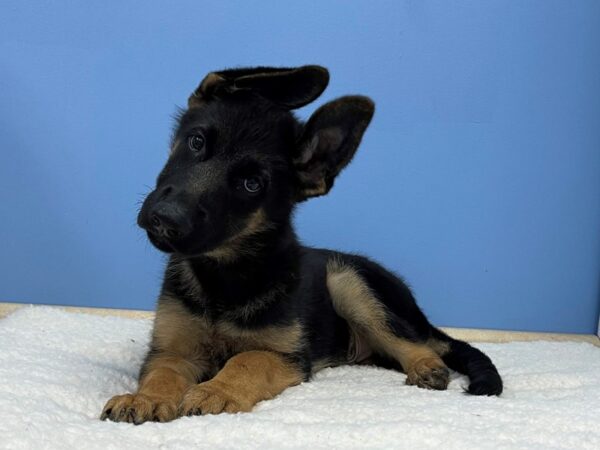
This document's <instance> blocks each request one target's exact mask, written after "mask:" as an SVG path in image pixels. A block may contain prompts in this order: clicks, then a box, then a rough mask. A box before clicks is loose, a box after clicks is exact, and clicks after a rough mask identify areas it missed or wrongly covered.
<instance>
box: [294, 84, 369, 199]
mask: <svg viewBox="0 0 600 450" xmlns="http://www.w3.org/2000/svg"><path fill="white" fill-rule="evenodd" d="M374 111H375V104H374V103H373V101H372V100H371V99H370V98H368V97H362V96H358V95H356V96H347V97H340V98H338V99H337V100H334V101H332V102H329V103H326V104H324V105H323V106H321V107H320V108H319V109H318V110H317V111H315V113H314V114H313V115H312V116H311V117H310V119H309V120H308V123H307V124H306V125H305V127H304V131H303V134H302V137H301V139H300V142H299V147H298V148H297V153H296V155H295V158H294V164H295V166H296V173H297V178H298V194H297V200H298V201H302V200H306V199H307V198H310V197H317V196H319V195H324V194H327V192H329V190H330V189H331V187H332V186H333V181H334V179H335V177H336V176H337V175H338V174H339V173H340V171H341V170H342V169H343V168H344V167H346V165H348V163H349V162H350V160H351V159H352V157H353V156H354V153H355V152H356V149H357V148H358V145H359V144H360V141H361V139H362V136H363V133H364V132H365V130H366V129H367V126H368V125H369V122H370V121H371V118H372V117H373V112H374Z"/></svg>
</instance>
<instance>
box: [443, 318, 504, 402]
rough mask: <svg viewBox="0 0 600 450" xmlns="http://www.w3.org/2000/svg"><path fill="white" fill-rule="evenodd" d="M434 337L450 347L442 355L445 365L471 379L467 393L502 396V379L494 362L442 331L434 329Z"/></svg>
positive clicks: (479, 351)
mask: <svg viewBox="0 0 600 450" xmlns="http://www.w3.org/2000/svg"><path fill="white" fill-rule="evenodd" d="M433 337H434V338H435V339H437V340H440V341H443V342H445V343H447V344H448V345H449V349H448V351H447V352H446V353H444V354H442V355H441V357H442V360H443V361H444V363H445V364H446V365H447V366H448V367H449V368H451V369H452V370H455V371H457V372H460V373H462V374H464V375H467V376H468V377H469V387H468V388H467V389H466V392H467V393H469V394H472V395H500V394H501V393H502V378H500V374H499V373H498V370H497V369H496V366H494V363H492V360H491V359H490V358H489V357H488V356H487V355H486V354H485V353H483V352H482V351H481V350H478V349H476V348H475V347H472V346H471V345H469V344H467V343H466V342H463V341H459V340H458V339H454V338H452V337H450V336H448V335H447V334H446V333H444V332H443V331H441V330H438V329H437V328H435V327H434V328H433Z"/></svg>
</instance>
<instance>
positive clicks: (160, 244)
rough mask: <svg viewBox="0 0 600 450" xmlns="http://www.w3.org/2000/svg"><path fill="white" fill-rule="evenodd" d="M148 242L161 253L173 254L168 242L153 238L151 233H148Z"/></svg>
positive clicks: (173, 251)
mask: <svg viewBox="0 0 600 450" xmlns="http://www.w3.org/2000/svg"><path fill="white" fill-rule="evenodd" d="M148 240H149V241H150V243H151V244H152V245H153V246H154V247H156V248H157V249H158V250H160V251H161V252H164V253H175V249H174V248H173V246H172V245H171V244H170V243H169V242H167V241H165V240H162V239H159V238H157V237H155V236H153V235H152V234H151V233H148Z"/></svg>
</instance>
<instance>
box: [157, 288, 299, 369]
mask: <svg viewBox="0 0 600 450" xmlns="http://www.w3.org/2000/svg"><path fill="white" fill-rule="evenodd" d="M301 339H302V327H301V326H300V324H299V323H298V322H294V323H293V324H291V325H287V326H267V327H262V328H253V329H245V328H240V327H237V326H236V325H235V324H233V323H232V322H226V321H218V322H214V323H213V322H211V321H209V320H208V319H207V318H205V317H202V316H197V315H192V314H190V312H189V311H188V310H187V309H186V307H185V306H184V305H183V304H182V303H181V302H180V301H179V300H177V299H174V298H172V297H169V296H168V295H163V296H162V297H161V299H160V301H159V304H158V309H157V313H156V319H155V323H154V332H153V339H152V340H153V346H155V347H156V348H157V349H158V350H160V351H163V352H168V353H170V354H176V355H179V356H182V357H184V358H186V360H188V361H190V363H192V364H194V365H195V366H196V367H197V368H198V370H199V371H201V372H202V373H203V374H204V375H206V376H210V375H212V374H214V373H215V372H216V369H217V367H216V366H215V361H218V360H223V359H227V358H229V357H231V356H233V355H235V354H236V353H240V352H244V351H248V350H270V351H274V352H281V353H293V352H294V351H296V350H297V349H298V348H299V347H300V344H301Z"/></svg>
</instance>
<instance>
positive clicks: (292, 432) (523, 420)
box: [0, 307, 600, 450]
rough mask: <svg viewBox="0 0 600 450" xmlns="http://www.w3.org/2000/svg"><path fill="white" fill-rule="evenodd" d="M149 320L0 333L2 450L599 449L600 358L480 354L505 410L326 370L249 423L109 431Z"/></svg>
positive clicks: (60, 321)
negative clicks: (498, 383)
mask: <svg viewBox="0 0 600 450" xmlns="http://www.w3.org/2000/svg"><path fill="white" fill-rule="evenodd" d="M150 326H151V324H150V322H149V321H148V320H133V319H123V318H117V317H99V316H94V315H86V314H73V313H67V312H64V311H62V310H59V309H54V308H49V307H26V308H23V309H21V310H19V311H17V312H15V313H13V314H12V315H10V316H9V317H7V318H5V319H2V320H0V448H34V449H42V448H60V449H70V448H72V449H78V450H80V449H96V448H97V449H111V448H112V449H138V448H139V449H148V448H191V447H198V448H210V449H216V448H227V449H241V448H260V449H291V448H297V449H320V448H323V449H325V448H343V449H348V448H361V449H363V448H380V449H391V448H399V449H400V448H407V449H409V448H410V449H427V448H435V449H461V450H464V449H477V450H482V449H494V450H497V449H508V448H511V449H512V448H523V449H545V450H547V449H595V450H598V449H600V348H596V347H594V346H592V345H590V344H585V343H558V342H529V343H510V344H481V345H480V346H479V347H480V348H481V349H482V350H484V351H485V352H487V353H488V354H489V355H490V356H491V358H492V359H493V360H494V362H495V363H496V365H497V367H498V369H499V370H500V373H501V374H502V375H503V377H504V382H505V386H506V388H505V389H506V390H505V392H504V394H503V395H502V396H501V397H500V398H487V397H486V398H482V397H471V396H467V395H464V394H463V393H462V392H461V388H462V386H464V385H465V383H466V380H465V379H464V378H463V377H461V376H459V375H457V374H455V375H454V378H453V380H452V382H451V384H450V387H449V389H448V390H447V391H444V392H433V391H426V390H422V389H419V388H417V387H412V386H406V385H405V384H404V379H405V376H404V375H403V374H401V373H397V372H393V371H387V370H383V369H378V368H373V367H341V368H335V369H326V370H324V371H322V372H320V373H319V374H317V375H316V377H315V378H314V380H313V381H311V382H309V383H304V384H302V385H300V386H297V387H293V388H290V389H288V390H287V391H285V392H284V393H283V394H282V395H280V396H279V397H277V398H276V399H274V400H271V401H266V402H262V403H260V404H259V405H258V406H257V407H256V408H255V410H254V411H253V412H252V413H248V414H236V415H228V414H223V415H219V416H205V417H191V418H188V417H185V418H182V419H178V420H176V421H174V422H170V423H166V424H159V423H145V424H143V425H141V426H134V425H131V424H127V423H112V422H102V421H100V420H98V416H99V415H100V411H101V409H102V407H103V405H104V403H105V402H106V400H108V399H109V398H110V397H111V396H113V395H115V394H120V393H124V392H127V391H133V390H135V387H136V376H137V371H138V368H139V366H140V364H141V361H142V358H143V357H144V353H145V351H146V348H147V344H148V335H149V330H150Z"/></svg>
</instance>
